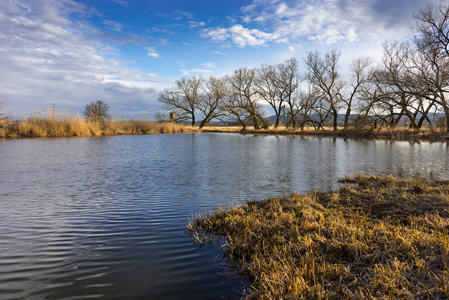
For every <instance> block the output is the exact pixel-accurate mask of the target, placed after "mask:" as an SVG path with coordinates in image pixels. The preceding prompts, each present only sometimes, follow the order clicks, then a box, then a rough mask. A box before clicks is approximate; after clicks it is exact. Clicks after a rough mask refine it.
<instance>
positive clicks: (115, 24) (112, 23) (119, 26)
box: [103, 20, 123, 31]
mask: <svg viewBox="0 0 449 300" xmlns="http://www.w3.org/2000/svg"><path fill="white" fill-rule="evenodd" d="M103 24H104V25H106V26H108V27H109V28H110V29H112V30H115V31H122V28H123V24H121V23H119V22H116V21H111V20H104V21H103Z"/></svg>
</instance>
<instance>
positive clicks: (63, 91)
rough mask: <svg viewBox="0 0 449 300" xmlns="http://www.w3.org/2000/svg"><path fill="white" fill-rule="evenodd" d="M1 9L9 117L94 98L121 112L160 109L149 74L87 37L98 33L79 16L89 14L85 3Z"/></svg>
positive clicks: (4, 5) (1, 67) (54, 0)
mask: <svg viewBox="0 0 449 300" xmlns="http://www.w3.org/2000/svg"><path fill="white" fill-rule="evenodd" d="M0 12H1V13H0V28H2V29H1V32H0V82H1V86H0V89H1V93H2V94H4V95H5V96H6V97H7V99H8V110H10V111H11V112H12V115H13V116H14V115H15V116H16V115H17V114H18V113H19V112H27V111H28V112H29V111H32V110H33V106H34V107H36V108H45V107H48V106H50V105H51V104H52V103H55V104H56V105H57V107H58V108H59V109H71V110H82V107H83V106H84V105H85V104H87V103H88V102H90V101H92V100H95V99H103V100H105V101H107V102H108V103H109V104H110V106H111V108H112V109H114V110H115V111H117V112H120V113H123V114H128V113H129V114H132V113H133V111H134V113H136V110H139V107H140V109H142V110H147V109H149V108H158V107H159V104H158V103H157V100H156V99H157V94H158V91H159V89H157V88H149V87H148V85H149V84H150V83H151V82H152V81H151V78H149V77H147V76H146V75H145V74H142V72H141V71H140V70H137V69H129V68H126V67H124V66H123V65H122V63H121V62H120V61H119V60H117V59H109V58H106V56H105V55H106V54H114V48H112V47H111V46H110V45H108V44H105V43H103V42H100V41H99V40H98V39H94V38H92V37H93V36H94V34H100V31H99V30H97V29H95V28H92V27H91V25H90V23H89V22H87V21H83V19H82V18H81V19H80V18H79V16H80V15H89V8H88V7H87V6H84V5H82V4H80V3H78V2H76V1H72V0H40V1H34V0H21V1H20V2H19V1H0ZM73 14H77V15H78V20H77V22H73V21H72V20H71V16H72V15H73Z"/></svg>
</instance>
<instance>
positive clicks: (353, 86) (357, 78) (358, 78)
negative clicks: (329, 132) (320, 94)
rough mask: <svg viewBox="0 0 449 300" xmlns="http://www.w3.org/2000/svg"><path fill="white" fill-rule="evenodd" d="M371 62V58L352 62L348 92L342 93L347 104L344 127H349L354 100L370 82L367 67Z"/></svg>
mask: <svg viewBox="0 0 449 300" xmlns="http://www.w3.org/2000/svg"><path fill="white" fill-rule="evenodd" d="M370 64H371V58H369V57H364V58H357V59H355V60H353V61H352V63H351V83H350V86H348V87H347V89H346V93H343V94H341V95H340V98H341V100H342V102H343V103H345V105H346V113H345V120H344V125H343V127H344V129H345V130H347V129H348V125H349V117H350V116H351V112H352V108H353V107H354V106H355V105H354V104H355V103H354V101H355V100H356V99H357V95H358V94H359V93H360V90H361V89H362V86H363V85H364V84H366V83H368V78H369V77H368V72H367V69H368V67H369V65H370Z"/></svg>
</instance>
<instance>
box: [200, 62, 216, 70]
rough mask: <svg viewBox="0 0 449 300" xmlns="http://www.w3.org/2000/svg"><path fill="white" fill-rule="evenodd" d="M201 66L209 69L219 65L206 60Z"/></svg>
mask: <svg viewBox="0 0 449 300" xmlns="http://www.w3.org/2000/svg"><path fill="white" fill-rule="evenodd" d="M201 66H202V67H205V68H208V69H214V68H216V67H217V65H216V64H215V63H213V62H205V63H204V64H201Z"/></svg>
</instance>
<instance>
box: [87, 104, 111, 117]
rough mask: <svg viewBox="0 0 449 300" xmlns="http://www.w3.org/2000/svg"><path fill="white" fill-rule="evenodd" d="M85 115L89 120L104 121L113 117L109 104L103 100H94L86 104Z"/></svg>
mask: <svg viewBox="0 0 449 300" xmlns="http://www.w3.org/2000/svg"><path fill="white" fill-rule="evenodd" d="M84 116H85V117H86V119H87V120H89V121H94V122H99V123H103V122H105V121H107V120H109V119H110V118H111V113H110V111H109V105H108V104H107V103H106V102H104V101H103V100H97V101H92V102H90V103H89V104H87V105H86V106H84Z"/></svg>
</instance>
